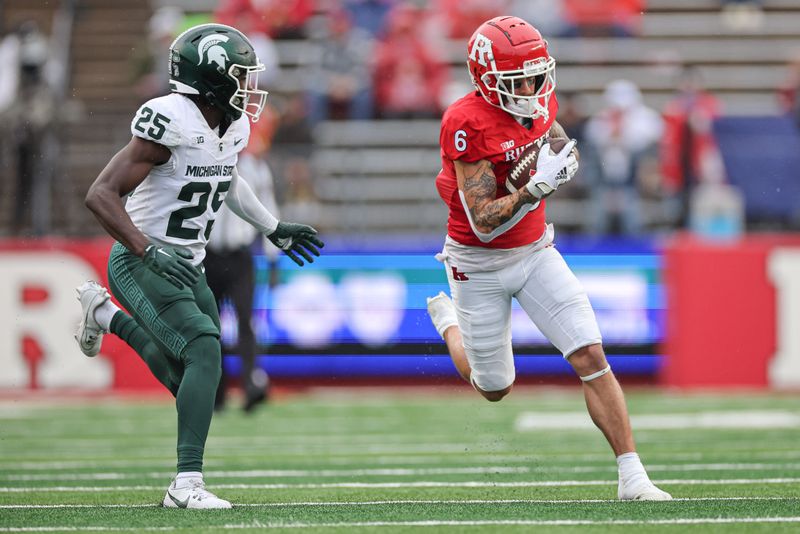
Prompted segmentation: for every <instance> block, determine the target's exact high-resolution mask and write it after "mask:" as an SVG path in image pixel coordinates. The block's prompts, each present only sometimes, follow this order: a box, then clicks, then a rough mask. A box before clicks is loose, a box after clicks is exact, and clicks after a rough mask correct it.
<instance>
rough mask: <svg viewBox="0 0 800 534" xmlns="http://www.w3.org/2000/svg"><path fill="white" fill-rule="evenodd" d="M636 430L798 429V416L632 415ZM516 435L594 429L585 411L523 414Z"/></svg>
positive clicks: (777, 413)
mask: <svg viewBox="0 0 800 534" xmlns="http://www.w3.org/2000/svg"><path fill="white" fill-rule="evenodd" d="M631 426H632V427H633V428H635V429H637V430H679V429H696V428H699V429H715V428H719V429H746V430H755V429H768V428H800V414H798V413H796V412H791V411H788V410H748V411H705V412H694V413H661V414H648V415H632V416H631ZM514 429H515V430H517V431H518V432H531V431H537V430H595V429H596V427H595V425H594V423H592V420H591V419H590V418H589V414H588V413H587V412H562V413H556V412H523V413H520V414H519V415H518V416H517V420H516V422H515V423H514Z"/></svg>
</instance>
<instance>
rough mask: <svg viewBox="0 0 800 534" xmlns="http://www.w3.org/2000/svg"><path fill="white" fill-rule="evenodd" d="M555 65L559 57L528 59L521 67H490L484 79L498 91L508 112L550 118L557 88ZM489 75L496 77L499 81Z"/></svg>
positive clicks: (490, 88)
mask: <svg viewBox="0 0 800 534" xmlns="http://www.w3.org/2000/svg"><path fill="white" fill-rule="evenodd" d="M555 67H556V61H555V59H553V58H548V59H545V58H541V59H538V60H531V61H527V62H526V64H525V67H524V68H522V69H519V70H512V71H489V72H487V73H486V74H484V75H483V77H482V78H483V79H482V81H483V83H484V84H485V85H486V87H487V88H488V89H489V90H490V91H494V92H496V93H497V94H498V96H499V101H500V107H501V108H502V109H503V110H505V111H507V112H508V113H511V114H512V115H515V116H517V117H523V118H531V119H537V118H544V119H547V118H548V117H549V115H550V110H549V104H550V96H551V95H552V94H553V92H554V91H555V88H556V71H555ZM488 77H493V78H494V80H495V81H496V83H492V80H491V78H489V79H487V78H488ZM531 89H533V91H532V92H531ZM525 93H528V94H525Z"/></svg>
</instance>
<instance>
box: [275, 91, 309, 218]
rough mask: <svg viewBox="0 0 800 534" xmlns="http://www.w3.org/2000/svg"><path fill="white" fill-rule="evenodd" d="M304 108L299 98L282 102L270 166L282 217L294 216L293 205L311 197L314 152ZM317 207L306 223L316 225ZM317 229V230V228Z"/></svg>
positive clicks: (293, 97)
mask: <svg viewBox="0 0 800 534" xmlns="http://www.w3.org/2000/svg"><path fill="white" fill-rule="evenodd" d="M307 112H308V107H307V106H306V102H305V99H304V98H303V96H302V95H292V96H290V97H289V98H288V99H287V100H286V101H285V102H283V103H282V105H281V109H280V113H279V119H278V124H277V129H276V130H275V138H274V143H273V149H272V152H271V153H270V164H271V165H272V169H273V170H274V171H275V181H276V183H277V184H278V186H277V187H276V191H277V193H278V204H280V205H281V206H282V207H283V211H284V217H290V214H291V213H296V212H297V211H298V210H296V209H295V208H294V207H293V205H294V204H297V203H306V199H313V198H316V197H315V195H314V183H313V171H312V170H311V161H312V157H313V152H314V136H313V133H312V130H311V125H310V124H309V120H308V115H307ZM319 210H320V208H319V206H316V212H314V210H307V211H310V212H311V213H310V217H311V218H310V219H309V224H311V225H312V226H313V225H314V224H315V223H317V219H318V218H319ZM318 230H319V228H318Z"/></svg>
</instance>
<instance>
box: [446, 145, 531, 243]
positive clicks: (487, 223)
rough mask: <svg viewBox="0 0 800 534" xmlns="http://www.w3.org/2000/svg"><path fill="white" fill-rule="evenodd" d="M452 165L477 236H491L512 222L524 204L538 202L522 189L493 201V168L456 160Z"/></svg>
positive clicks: (483, 162)
mask: <svg viewBox="0 0 800 534" xmlns="http://www.w3.org/2000/svg"><path fill="white" fill-rule="evenodd" d="M453 163H454V164H455V168H456V176H457V178H458V189H459V190H460V191H461V193H462V194H463V198H464V202H465V204H466V208H467V209H468V210H469V215H470V219H471V220H472V223H473V224H474V225H475V229H477V230H478V231H479V232H483V233H486V234H488V233H491V232H492V231H493V230H495V229H496V228H497V227H498V226H500V225H502V224H503V223H505V222H507V221H508V220H509V219H511V217H513V216H514V214H515V213H516V212H517V210H519V208H520V207H521V206H522V205H523V204H535V203H536V202H537V201H538V199H536V198H535V197H534V196H533V195H532V194H531V193H530V191H528V189H527V188H525V187H523V188H521V189H520V190H519V191H517V192H515V193H513V194H510V195H507V196H504V197H502V198H497V199H496V198H495V195H496V194H497V182H496V180H495V176H494V171H493V170H492V164H491V163H490V162H489V161H487V160H483V159H482V160H479V161H476V162H474V163H465V162H463V161H459V160H456V161H454V162H453Z"/></svg>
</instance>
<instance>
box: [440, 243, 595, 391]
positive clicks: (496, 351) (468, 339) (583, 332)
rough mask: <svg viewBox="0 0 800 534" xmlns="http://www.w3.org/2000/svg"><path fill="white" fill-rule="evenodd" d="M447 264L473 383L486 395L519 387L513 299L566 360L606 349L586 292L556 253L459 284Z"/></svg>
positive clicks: (541, 253)
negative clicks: (577, 353) (588, 350)
mask: <svg viewBox="0 0 800 534" xmlns="http://www.w3.org/2000/svg"><path fill="white" fill-rule="evenodd" d="M452 261H453V260H452V259H450V258H448V259H446V260H445V270H446V271H447V278H448V281H449V282H450V294H451V295H452V297H453V303H454V304H455V307H456V311H457V313H458V326H459V328H460V330H461V336H462V337H463V339H464V348H465V349H466V353H467V359H468V360H469V366H470V368H471V369H472V382H473V383H474V384H475V385H476V386H477V387H478V388H480V389H481V390H483V391H499V390H501V389H505V388H507V387H508V386H510V385H511V384H513V383H514V377H515V372H514V355H513V353H512V350H511V298H512V297H513V298H516V299H517V301H518V302H519V304H520V306H521V307H522V309H524V310H525V313H527V314H528V317H530V318H531V320H532V321H533V323H534V324H535V325H536V326H537V327H538V328H539V330H540V331H541V332H542V333H543V334H544V335H545V337H547V339H548V340H550V342H551V343H552V344H553V345H555V347H556V348H557V349H558V350H559V351H561V353H562V354H563V355H564V357H565V358H567V357H569V355H570V354H572V353H573V352H575V351H576V350H578V349H580V348H582V347H586V346H588V345H593V344H595V343H600V342H601V341H602V338H601V336H600V329H599V328H598V326H597V319H596V318H595V316H594V311H593V310H592V306H591V304H590V303H589V298H588V297H587V296H586V291H585V290H584V289H583V286H582V285H581V283H580V282H579V281H578V279H577V278H576V277H575V275H574V274H573V272H572V271H571V270H570V268H569V267H568V266H567V264H566V262H565V261H564V258H563V257H562V256H561V254H560V253H559V252H558V251H557V250H556V249H555V247H552V246H549V247H545V248H543V249H541V250H539V251H536V252H534V253H532V254H530V255H528V256H523V257H522V258H520V259H519V260H517V261H516V262H514V263H512V264H511V265H509V266H507V267H504V268H502V269H500V270H497V271H489V272H480V271H478V272H466V273H464V274H465V275H466V277H467V278H468V280H456V279H454V277H453V269H452V268H453V267H456V269H457V270H458V271H459V272H460V271H461V269H458V265H455V264H454V263H451V262H452Z"/></svg>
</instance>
